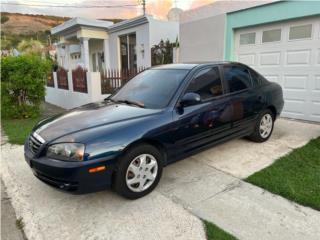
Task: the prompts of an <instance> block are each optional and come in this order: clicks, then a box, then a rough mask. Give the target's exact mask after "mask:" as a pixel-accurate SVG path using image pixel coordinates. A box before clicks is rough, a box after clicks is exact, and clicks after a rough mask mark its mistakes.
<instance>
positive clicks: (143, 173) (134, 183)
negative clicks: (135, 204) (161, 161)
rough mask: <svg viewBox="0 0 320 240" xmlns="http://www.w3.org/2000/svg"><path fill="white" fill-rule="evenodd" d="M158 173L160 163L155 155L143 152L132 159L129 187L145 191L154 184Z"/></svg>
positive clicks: (128, 171)
mask: <svg viewBox="0 0 320 240" xmlns="http://www.w3.org/2000/svg"><path fill="white" fill-rule="evenodd" d="M157 173H158V163H157V160H156V159H155V157H154V156H152V155H150V154H141V155H139V156H137V157H136V158H135V159H133V160H132V161H131V163H130V165H129V167H128V169H127V173H126V184H127V187H128V188H129V189H130V190H131V191H133V192H142V191H145V190H146V189H148V188H149V187H150V186H151V185H152V184H153V182H154V181H155V179H156V177H157Z"/></svg>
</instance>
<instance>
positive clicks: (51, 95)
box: [45, 72, 109, 109]
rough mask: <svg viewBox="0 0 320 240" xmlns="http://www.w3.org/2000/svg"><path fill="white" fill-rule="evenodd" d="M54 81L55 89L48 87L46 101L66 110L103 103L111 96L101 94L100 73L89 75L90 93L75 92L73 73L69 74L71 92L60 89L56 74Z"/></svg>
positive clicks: (89, 73)
mask: <svg viewBox="0 0 320 240" xmlns="http://www.w3.org/2000/svg"><path fill="white" fill-rule="evenodd" d="M53 79H54V85H55V87H54V88H53V87H46V96H45V101H46V102H48V103H51V104H54V105H56V106H59V107H62V108H65V109H71V108H75V107H79V106H81V105H84V104H87V103H91V102H96V101H101V100H103V99H104V98H106V97H107V96H109V94H104V95H102V94H101V84H100V73H93V72H88V73H87V84H88V93H81V92H74V91H73V85H72V77H71V72H68V84H69V90H65V89H60V88H58V83H57V74H56V73H53Z"/></svg>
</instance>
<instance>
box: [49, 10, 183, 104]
mask: <svg viewBox="0 0 320 240" xmlns="http://www.w3.org/2000/svg"><path fill="white" fill-rule="evenodd" d="M51 33H52V34H53V35H57V36H58V37H59V39H60V40H59V42H58V43H57V61H58V65H59V66H61V67H63V68H64V69H65V70H66V71H65V70H61V71H60V70H59V72H58V73H56V72H54V73H53V75H52V78H51V82H49V83H48V86H47V92H46V101H47V102H49V103H52V104H55V105H58V106H61V107H64V108H68V109H69V108H73V107H76V106H79V105H82V104H86V103H89V102H93V101H98V100H101V99H103V98H105V97H106V92H105V91H104V86H105V83H106V81H105V80H110V79H106V78H104V77H105V76H106V75H103V74H105V73H106V72H107V73H108V72H109V71H110V69H111V70H114V69H117V71H118V73H119V72H121V73H123V71H125V72H127V73H128V72H133V73H136V72H137V71H139V69H143V68H147V67H150V66H151V48H152V47H153V46H154V45H156V44H159V42H160V41H161V40H164V41H165V40H169V41H170V42H175V41H176V39H177V38H178V34H179V23H178V22H176V21H163V20H157V19H154V18H153V17H152V16H149V15H143V16H139V17H136V18H132V19H129V20H126V21H122V22H119V23H116V24H113V22H110V21H102V20H92V19H84V18H73V19H71V20H69V21H66V22H65V23H63V24H61V25H59V26H56V27H54V28H52V30H51ZM79 66H80V67H81V68H82V69H85V70H86V72H85V73H82V72H81V71H78V72H77V71H75V69H78V70H79V69H80V68H78V67H79ZM106 70H108V71H106ZM111 75H112V76H115V73H114V72H112V74H111ZM118 77H121V74H118V75H117V76H116V78H118ZM116 80H117V79H116ZM113 84H115V85H117V86H120V85H121V82H119V81H118V82H116V83H113Z"/></svg>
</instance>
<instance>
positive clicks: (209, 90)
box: [186, 67, 223, 100]
mask: <svg viewBox="0 0 320 240" xmlns="http://www.w3.org/2000/svg"><path fill="white" fill-rule="evenodd" d="M186 92H194V93H198V94H199V95H200V97H201V100H206V99H209V98H213V97H217V96H220V95H222V94H223V90H222V83H221V78H220V73H219V68H218V67H213V68H207V69H204V70H202V71H200V72H199V73H198V74H197V75H196V76H195V77H194V78H193V79H192V81H191V82H190V84H189V86H188V88H187V91H186Z"/></svg>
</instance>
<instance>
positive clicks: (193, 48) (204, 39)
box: [179, 0, 274, 62]
mask: <svg viewBox="0 0 320 240" xmlns="http://www.w3.org/2000/svg"><path fill="white" fill-rule="evenodd" d="M272 1H274V0H266V1H264V0H262V1H249V0H244V1H223V0H222V1H216V2H214V3H212V4H209V5H205V6H203V7H200V8H196V9H192V10H190V11H185V12H182V13H181V14H180V33H179V34H180V62H194V61H216V60H224V41H225V39H224V34H225V32H224V31H225V24H226V22H225V21H226V13H227V12H232V11H236V10H240V9H245V8H250V7H253V6H257V5H261V4H265V3H268V2H272Z"/></svg>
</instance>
